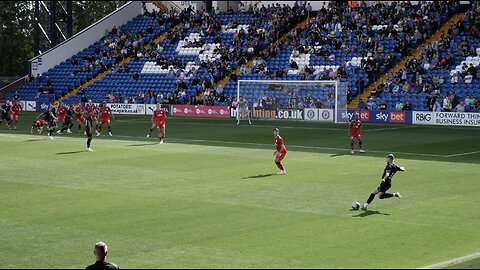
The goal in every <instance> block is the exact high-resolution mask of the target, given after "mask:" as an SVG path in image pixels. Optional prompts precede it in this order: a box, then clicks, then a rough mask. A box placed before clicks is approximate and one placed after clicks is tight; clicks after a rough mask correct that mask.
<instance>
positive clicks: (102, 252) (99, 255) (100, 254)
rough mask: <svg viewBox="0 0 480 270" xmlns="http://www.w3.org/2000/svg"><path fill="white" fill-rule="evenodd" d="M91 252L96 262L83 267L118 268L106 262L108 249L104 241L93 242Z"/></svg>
mask: <svg viewBox="0 0 480 270" xmlns="http://www.w3.org/2000/svg"><path fill="white" fill-rule="evenodd" d="M93 254H94V255H95V259H96V262H95V263H94V264H92V265H90V266H87V267H86V268H85V269H119V268H118V265H116V264H114V263H109V262H107V260H106V259H107V256H108V249H107V245H106V244H105V243H104V242H98V243H96V244H95V249H94V250H93Z"/></svg>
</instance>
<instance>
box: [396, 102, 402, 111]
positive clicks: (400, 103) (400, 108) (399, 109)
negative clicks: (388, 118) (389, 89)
mask: <svg viewBox="0 0 480 270" xmlns="http://www.w3.org/2000/svg"><path fill="white" fill-rule="evenodd" d="M395 110H397V111H401V110H403V103H402V102H401V101H400V100H397V105H395Z"/></svg>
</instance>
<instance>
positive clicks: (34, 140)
mask: <svg viewBox="0 0 480 270" xmlns="http://www.w3.org/2000/svg"><path fill="white" fill-rule="evenodd" d="M43 140H44V139H30V140H26V141H25V142H38V141H43Z"/></svg>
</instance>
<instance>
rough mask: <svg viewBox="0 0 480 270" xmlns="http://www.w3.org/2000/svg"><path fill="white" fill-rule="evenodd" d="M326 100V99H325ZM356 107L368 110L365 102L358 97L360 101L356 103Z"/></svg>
mask: <svg viewBox="0 0 480 270" xmlns="http://www.w3.org/2000/svg"><path fill="white" fill-rule="evenodd" d="M327 102H328V100H327ZM327 105H328V104H327ZM358 109H359V110H368V106H367V104H366V103H365V102H364V101H363V100H362V99H360V101H359V103H358Z"/></svg>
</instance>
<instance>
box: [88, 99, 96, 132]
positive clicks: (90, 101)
mask: <svg viewBox="0 0 480 270" xmlns="http://www.w3.org/2000/svg"><path fill="white" fill-rule="evenodd" d="M85 110H87V114H89V115H91V116H92V119H93V121H94V122H95V131H96V132H97V134H98V120H97V117H96V116H95V115H96V114H97V113H98V108H97V106H95V104H93V103H92V100H91V99H90V100H88V104H87V105H86V106H85ZM90 112H93V113H90Z"/></svg>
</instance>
